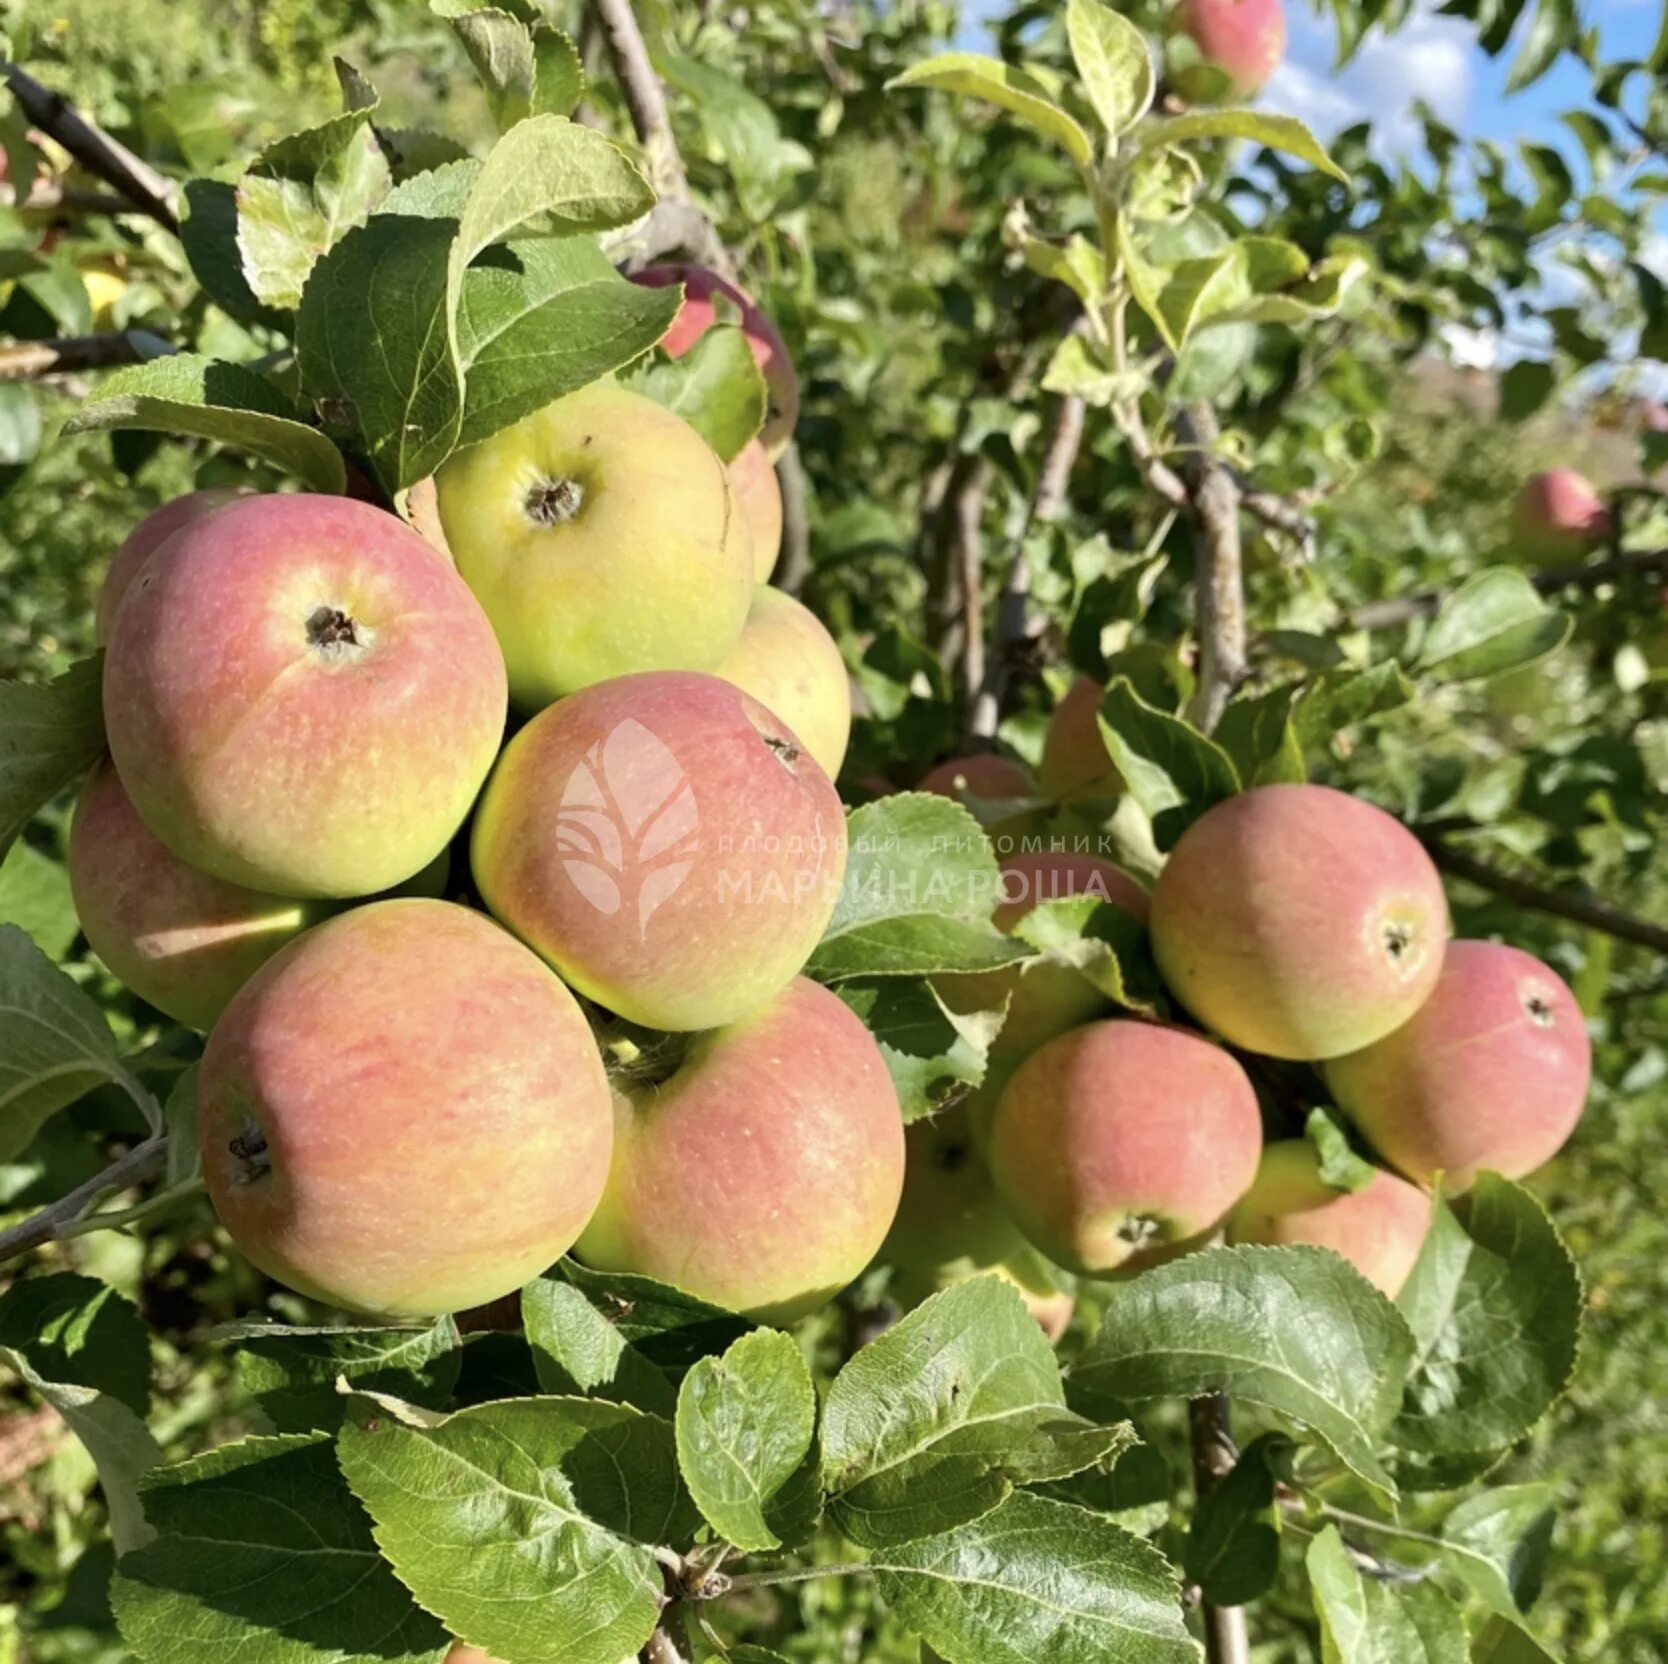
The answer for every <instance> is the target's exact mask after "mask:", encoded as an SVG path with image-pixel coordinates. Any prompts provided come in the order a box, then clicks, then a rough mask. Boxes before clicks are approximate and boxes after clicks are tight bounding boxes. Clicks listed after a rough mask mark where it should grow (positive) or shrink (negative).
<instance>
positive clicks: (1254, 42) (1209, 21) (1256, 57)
mask: <svg viewBox="0 0 1668 1664" xmlns="http://www.w3.org/2000/svg"><path fill="white" fill-rule="evenodd" d="M1169 29H1170V33H1171V34H1172V35H1183V36H1186V38H1187V39H1188V40H1190V41H1191V42H1192V43H1193V45H1194V46H1195V47H1196V48H1197V49H1198V54H1199V59H1200V60H1201V61H1199V62H1192V63H1186V64H1179V65H1177V66H1176V67H1175V69H1174V73H1173V75H1172V81H1173V84H1174V86H1175V89H1176V91H1177V92H1178V93H1180V94H1181V96H1182V97H1183V98H1185V99H1187V100H1188V101H1189V102H1190V103H1213V102H1217V101H1219V100H1220V99H1222V98H1228V99H1234V100H1245V99H1249V98H1254V97H1255V96H1256V95H1257V94H1258V93H1259V92H1261V91H1262V89H1263V87H1264V85H1265V84H1266V83H1267V81H1268V79H1269V77H1270V76H1271V75H1273V73H1274V72H1275V70H1277V69H1278V68H1279V67H1280V61H1281V59H1282V58H1284V57H1285V55H1286V12H1285V7H1284V6H1283V4H1282V3H1281V0H1180V4H1179V5H1178V6H1177V7H1176V9H1175V11H1173V12H1172V13H1171V14H1170V24H1169Z"/></svg>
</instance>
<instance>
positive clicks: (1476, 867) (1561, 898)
mask: <svg viewBox="0 0 1668 1664" xmlns="http://www.w3.org/2000/svg"><path fill="white" fill-rule="evenodd" d="M1415 830H1416V831H1417V830H1418V828H1415ZM1421 841H1422V842H1423V843H1424V845H1425V848H1426V849H1427V850H1429V851H1430V857H1431V859H1432V860H1433V861H1434V862H1435V863H1436V865H1437V867H1438V868H1439V869H1440V870H1441V871H1443V872H1445V873H1448V874H1450V875H1451V876H1452V877H1454V878H1461V879H1464V880H1465V882H1466V883H1468V884H1475V885H1476V886H1477V888H1478V889H1480V890H1487V891H1489V892H1490V893H1491V894H1493V895H1497V896H1502V897H1504V898H1505V899H1506V900H1507V901H1510V902H1515V903H1516V904H1517V905H1518V906H1519V907H1527V908H1529V909H1530V911H1532V912H1536V913H1545V914H1547V915H1548V916H1549V917H1551V918H1555V919H1567V920H1568V921H1569V922H1570V923H1571V924H1579V925H1583V926H1585V927H1586V928H1587V929H1588V930H1597V931H1600V932H1602V933H1603V934H1604V935H1606V936H1614V937H1615V938H1616V940H1617V941H1618V942H1632V943H1634V944H1636V945H1637V946H1639V947H1643V948H1650V949H1652V950H1654V951H1655V952H1657V953H1668V928H1664V927H1663V926H1662V925H1659V924H1652V923H1650V921H1649V920H1647V919H1639V918H1635V917H1634V916H1633V915H1632V914H1631V913H1623V912H1621V911H1620V910H1618V909H1617V908H1614V907H1610V906H1607V905H1606V904H1605V903H1603V902H1601V901H1591V900H1589V899H1588V898H1587V897H1585V896H1578V895H1571V894H1570V893H1569V892H1568V891H1567V890H1549V889H1547V888H1546V887H1545V886H1543V885H1540V884H1536V883H1533V882H1532V881H1531V880H1529V879H1525V878H1518V877H1515V876H1514V875H1513V874H1511V873H1508V872H1502V871H1501V870H1500V868H1499V867H1496V866H1494V865H1492V864H1491V863H1490V862H1487V861H1483V860H1480V859H1478V857H1477V856H1475V855H1468V854H1467V853H1466V852H1465V851H1464V850H1462V849H1456V848H1455V847H1454V846H1453V845H1452V844H1451V843H1448V842H1447V841H1446V840H1445V839H1442V838H1436V837H1431V836H1430V835H1429V834H1425V835H1424V836H1423V837H1422V840H1421Z"/></svg>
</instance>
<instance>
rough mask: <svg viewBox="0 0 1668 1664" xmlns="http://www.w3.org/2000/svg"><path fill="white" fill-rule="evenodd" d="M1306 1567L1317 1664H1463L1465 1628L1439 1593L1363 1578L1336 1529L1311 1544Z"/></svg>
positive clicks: (1461, 1620)
mask: <svg viewBox="0 0 1668 1664" xmlns="http://www.w3.org/2000/svg"><path fill="white" fill-rule="evenodd" d="M1305 1562H1306V1564H1307V1567H1308V1571H1309V1582H1310V1587H1311V1589H1312V1591H1313V1593H1314V1598H1315V1611H1316V1613H1317V1614H1318V1615H1319V1617H1320V1621H1321V1660H1322V1664H1465V1622H1464V1620H1463V1619H1462V1618H1461V1617H1460V1611H1459V1608H1458V1607H1457V1606H1455V1605H1454V1603H1453V1602H1452V1601H1450V1600H1449V1599H1448V1598H1447V1596H1446V1595H1444V1594H1443V1593H1442V1592H1441V1590H1439V1589H1436V1588H1434V1587H1431V1586H1428V1585H1416V1586H1415V1587H1413V1588H1412V1589H1408V1590H1402V1589H1398V1588H1395V1587H1393V1586H1391V1585H1389V1584H1385V1583H1379V1582H1377V1581H1375V1580H1373V1579H1371V1578H1367V1577H1363V1576H1362V1574H1361V1573H1360V1572H1359V1571H1358V1570H1357V1569H1356V1566H1355V1563H1354V1562H1353V1561H1352V1560H1351V1559H1350V1555H1349V1550H1348V1549H1347V1548H1346V1547H1345V1546H1344V1540H1343V1538H1342V1537H1340V1536H1339V1535H1338V1530H1337V1527H1336V1526H1331V1525H1329V1526H1327V1527H1326V1529H1325V1530H1324V1531H1322V1532H1321V1534H1320V1535H1319V1536H1318V1537H1316V1538H1315V1540H1314V1542H1312V1543H1311V1544H1310V1545H1309V1552H1308V1554H1307V1556H1306V1557H1305Z"/></svg>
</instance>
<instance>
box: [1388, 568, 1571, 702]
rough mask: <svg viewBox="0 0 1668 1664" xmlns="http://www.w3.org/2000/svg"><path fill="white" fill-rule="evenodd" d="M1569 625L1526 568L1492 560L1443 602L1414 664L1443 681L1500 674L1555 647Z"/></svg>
mask: <svg viewBox="0 0 1668 1664" xmlns="http://www.w3.org/2000/svg"><path fill="white" fill-rule="evenodd" d="M1573 627H1574V624H1573V621H1572V620H1571V619H1570V618H1569V617H1568V616H1567V615H1565V614H1563V613H1560V612H1555V611H1553V609H1552V608H1551V607H1549V606H1548V605H1547V604H1546V602H1545V601H1543V600H1542V599H1541V597H1540V594H1539V592H1538V591H1537V590H1536V588H1535V586H1534V584H1533V583H1531V582H1530V581H1529V577H1528V575H1527V574H1526V573H1523V572H1520V571H1518V570H1517V569H1516V568H1515V567H1511V566H1491V567H1489V568H1488V569H1487V570H1486V571H1482V572H1478V573H1476V574H1475V575H1474V576H1473V577H1470V578H1468V579H1466V581H1465V582H1464V583H1463V584H1461V585H1460V587H1459V588H1458V589H1456V590H1455V591H1454V593H1453V594H1452V595H1451V596H1449V597H1448V599H1447V600H1446V601H1445V602H1444V603H1443V605H1442V610H1441V611H1440V612H1439V613H1437V615H1436V617H1435V618H1434V619H1432V620H1431V626H1430V628H1429V629H1428V630H1427V631H1426V632H1425V639H1424V642H1423V644H1422V646H1421V647H1420V649H1419V657H1418V660H1417V662H1416V664H1415V666H1414V668H1415V669H1416V670H1422V671H1424V672H1425V674H1426V675H1429V676H1434V677H1436V679H1437V680H1438V681H1442V682H1470V681H1477V680H1480V679H1481V678H1483V677H1486V676H1500V675H1503V674H1504V673H1505V672H1506V671H1508V670H1518V669H1521V668H1522V667H1523V666H1524V665H1527V664H1533V663H1534V662H1535V661H1536V660H1537V659H1544V658H1545V657H1546V656H1547V655H1548V654H1549V653H1556V652H1557V651H1558V649H1559V648H1560V647H1562V646H1563V645H1564V643H1565V642H1566V641H1568V640H1569V636H1570V631H1571V629H1572V628H1573Z"/></svg>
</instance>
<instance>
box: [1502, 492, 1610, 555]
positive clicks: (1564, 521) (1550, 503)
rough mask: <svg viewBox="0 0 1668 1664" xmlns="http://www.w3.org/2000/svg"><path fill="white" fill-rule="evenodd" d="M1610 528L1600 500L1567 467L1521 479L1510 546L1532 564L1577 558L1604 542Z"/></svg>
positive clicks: (1607, 537)
mask: <svg viewBox="0 0 1668 1664" xmlns="http://www.w3.org/2000/svg"><path fill="white" fill-rule="evenodd" d="M1613 529H1614V528H1613V524H1612V521H1611V518H1610V511H1609V509H1607V508H1606V507H1605V505H1604V499H1603V498H1602V497H1601V496H1599V494H1598V493H1597V492H1596V491H1595V490H1594V489H1593V487H1592V485H1591V483H1590V482H1589V481H1588V480H1587V478H1586V477H1585V476H1584V475H1582V474H1579V473H1577V472H1576V470H1575V469H1573V468H1553V469H1550V470H1549V471H1547V472H1546V473H1544V474H1536V475H1534V476H1533V477H1532V478H1531V479H1529V480H1527V481H1525V482H1524V486H1523V489H1522V491H1520V492H1519V493H1518V499H1517V503H1516V505H1515V506H1514V508H1513V510H1512V542H1513V547H1514V548H1515V549H1516V550H1517V552H1518V554H1519V555H1521V556H1522V557H1523V558H1524V559H1525V560H1527V561H1529V562H1531V563H1532V564H1533V565H1536V566H1556V565H1557V564H1558V563H1559V562H1560V561H1576V560H1580V559H1581V557H1582V556H1583V555H1585V554H1588V553H1589V552H1590V551H1592V550H1593V549H1595V548H1597V547H1599V546H1601V545H1602V544H1605V543H1608V542H1609V540H1610V537H1611V534H1612V531H1613Z"/></svg>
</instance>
